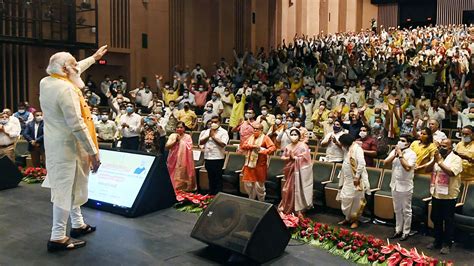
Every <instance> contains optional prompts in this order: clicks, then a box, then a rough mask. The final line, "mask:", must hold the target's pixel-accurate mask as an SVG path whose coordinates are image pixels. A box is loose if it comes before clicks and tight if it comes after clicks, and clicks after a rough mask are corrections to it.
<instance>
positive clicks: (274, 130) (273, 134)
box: [267, 114, 286, 150]
mask: <svg viewBox="0 0 474 266" xmlns="http://www.w3.org/2000/svg"><path fill="white" fill-rule="evenodd" d="M285 129H286V125H285V123H283V116H282V115H281V114H277V115H276V116H275V124H273V125H272V126H271V127H270V129H269V130H268V132H267V136H269V137H270V139H271V140H272V141H273V143H274V144H275V146H276V147H277V150H278V149H280V147H281V145H280V142H279V141H277V137H278V135H280V133H282V132H283V131H285Z"/></svg>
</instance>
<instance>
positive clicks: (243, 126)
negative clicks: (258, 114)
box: [233, 110, 255, 147]
mask: <svg viewBox="0 0 474 266" xmlns="http://www.w3.org/2000/svg"><path fill="white" fill-rule="evenodd" d="M253 122H255V112H254V111H253V110H247V111H246V112H245V120H244V121H241V123H240V124H239V125H238V126H237V127H235V128H234V129H233V131H235V132H239V135H240V146H239V147H242V144H244V143H245V142H246V141H247V139H248V138H249V137H250V136H251V135H252V134H253V132H254V128H253V126H252V124H253Z"/></svg>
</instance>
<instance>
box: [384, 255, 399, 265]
mask: <svg viewBox="0 0 474 266" xmlns="http://www.w3.org/2000/svg"><path fill="white" fill-rule="evenodd" d="M401 259H402V255H400V253H398V252H395V253H393V254H392V255H391V256H390V257H389V258H388V260H387V262H388V266H395V265H398V263H399V262H400V260H401Z"/></svg>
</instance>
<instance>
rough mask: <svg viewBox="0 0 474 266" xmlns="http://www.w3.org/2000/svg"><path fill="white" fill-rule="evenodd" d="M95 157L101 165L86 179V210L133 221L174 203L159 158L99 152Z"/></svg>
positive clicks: (165, 169) (172, 193)
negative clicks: (87, 197)
mask: <svg viewBox="0 0 474 266" xmlns="http://www.w3.org/2000/svg"><path fill="white" fill-rule="evenodd" d="M99 154H100V160H101V162H102V164H101V166H100V168H99V170H98V171H97V173H95V174H90V175H89V201H88V202H87V204H86V206H88V207H91V208H95V209H99V210H104V211H108V212H112V213H116V214H120V215H124V216H127V217H137V216H140V215H144V214H146V213H150V212H153V211H156V210H160V209H165V208H169V207H171V206H172V205H173V204H174V203H175V202H176V195H175V193H174V189H173V186H172V184H171V180H170V177H169V174H168V169H167V168H166V162H165V158H164V157H163V156H154V155H150V154H148V153H141V152H136V151H117V150H112V149H103V148H102V149H100V152H99Z"/></svg>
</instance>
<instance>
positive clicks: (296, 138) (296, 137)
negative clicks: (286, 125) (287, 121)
mask: <svg viewBox="0 0 474 266" xmlns="http://www.w3.org/2000/svg"><path fill="white" fill-rule="evenodd" d="M290 140H291V142H293V143H295V142H297V141H298V136H290Z"/></svg>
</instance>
